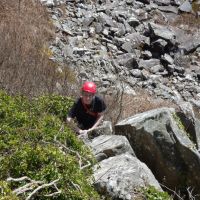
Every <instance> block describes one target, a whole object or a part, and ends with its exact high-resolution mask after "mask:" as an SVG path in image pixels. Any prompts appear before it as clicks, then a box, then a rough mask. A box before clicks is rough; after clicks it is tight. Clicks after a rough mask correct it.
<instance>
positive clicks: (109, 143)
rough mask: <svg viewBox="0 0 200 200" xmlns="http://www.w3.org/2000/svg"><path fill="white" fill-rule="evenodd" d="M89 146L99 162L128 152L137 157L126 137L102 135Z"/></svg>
mask: <svg viewBox="0 0 200 200" xmlns="http://www.w3.org/2000/svg"><path fill="white" fill-rule="evenodd" d="M89 145H90V146H91V148H92V150H93V153H94V155H95V157H96V159H97V160H98V161H101V160H104V159H106V158H109V157H113V156H116V155H120V154H123V153H126V152H127V153H129V154H131V155H133V156H135V153H134V151H133V149H132V147H131V146H130V144H129V142H128V140H127V138H126V137H125V136H120V135H101V136H99V137H96V138H95V139H93V140H92V142H91V143H90V144H89Z"/></svg>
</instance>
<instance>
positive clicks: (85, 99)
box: [81, 91, 94, 105]
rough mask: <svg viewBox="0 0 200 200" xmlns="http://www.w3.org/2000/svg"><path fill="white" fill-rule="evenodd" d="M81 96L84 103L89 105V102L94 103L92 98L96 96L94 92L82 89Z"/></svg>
mask: <svg viewBox="0 0 200 200" xmlns="http://www.w3.org/2000/svg"><path fill="white" fill-rule="evenodd" d="M81 97H82V100H83V103H84V104H86V105H89V104H91V103H92V99H93V97H94V94H93V93H90V92H85V91H82V95H81Z"/></svg>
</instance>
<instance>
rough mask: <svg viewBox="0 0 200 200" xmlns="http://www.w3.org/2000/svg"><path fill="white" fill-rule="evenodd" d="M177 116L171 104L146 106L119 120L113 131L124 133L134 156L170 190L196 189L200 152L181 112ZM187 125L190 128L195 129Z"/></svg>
mask: <svg viewBox="0 0 200 200" xmlns="http://www.w3.org/2000/svg"><path fill="white" fill-rule="evenodd" d="M178 116H179V114H178V113H176V112H175V109H173V108H160V109H155V110H150V111H148V112H144V113H140V114H137V115H135V116H133V117H130V118H128V119H125V120H123V121H121V122H119V123H118V124H117V125H116V126H115V132H116V134H120V135H125V136H127V138H128V140H129V142H130V144H131V146H132V148H133V150H134V152H135V154H136V156H137V157H138V158H139V159H140V160H141V161H142V162H145V163H146V164H147V166H148V167H149V168H150V169H151V170H152V172H153V173H154V175H155V177H156V178H157V180H158V181H159V182H160V183H163V184H164V185H166V186H167V187H169V188H171V189H174V190H175V188H176V189H181V188H187V187H190V186H191V187H192V188H194V189H195V192H196V193H197V192H199V191H200V179H199V176H200V154H199V153H198V151H197V148H196V144H195V141H192V138H191V135H190V133H191V132H190V131H189V129H188V127H187V130H185V129H184V128H186V127H184V123H185V122H184V123H182V122H181V119H183V116H181V118H180V117H178ZM185 118H187V117H186V116H185ZM190 125H191V131H195V130H198V128H194V127H193V128H192V124H190ZM196 125H197V123H196ZM190 138H191V139H190Z"/></svg>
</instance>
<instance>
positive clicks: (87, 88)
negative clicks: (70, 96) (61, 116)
mask: <svg viewBox="0 0 200 200" xmlns="http://www.w3.org/2000/svg"><path fill="white" fill-rule="evenodd" d="M95 94H96V85H95V83H93V82H85V83H84V84H83V86H82V88H81V96H80V97H79V98H78V99H77V100H76V102H75V103H74V105H73V106H72V108H71V109H70V111H69V113H68V115H67V122H70V121H71V120H72V119H75V120H76V122H77V128H76V132H77V133H78V134H87V133H88V132H90V131H92V130H94V129H95V128H96V127H97V126H98V125H99V124H100V123H101V121H102V119H103V117H104V112H105V110H106V105H105V102H104V101H103V99H102V98H100V97H98V96H96V95H95Z"/></svg>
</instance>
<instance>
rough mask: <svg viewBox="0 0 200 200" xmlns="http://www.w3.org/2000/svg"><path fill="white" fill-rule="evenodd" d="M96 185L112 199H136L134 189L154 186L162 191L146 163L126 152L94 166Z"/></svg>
mask: <svg viewBox="0 0 200 200" xmlns="http://www.w3.org/2000/svg"><path fill="white" fill-rule="evenodd" d="M94 185H95V187H96V189H97V190H98V191H99V192H100V193H102V194H108V195H109V196H111V197H112V199H124V200H131V199H134V197H135V194H134V192H133V191H134V190H136V189H139V188H141V187H145V186H149V185H151V186H154V187H155V188H157V189H158V190H160V191H162V189H161V187H160V185H159V183H158V181H157V180H156V179H155V177H154V175H153V174H152V172H151V171H150V169H149V168H148V167H147V166H146V164H144V163H142V162H141V161H140V160H138V159H137V158H136V157H133V156H132V155H130V154H128V153H126V154H121V155H118V156H115V157H111V158H108V159H106V160H103V161H101V162H100V163H99V164H97V165H95V167H94Z"/></svg>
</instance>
